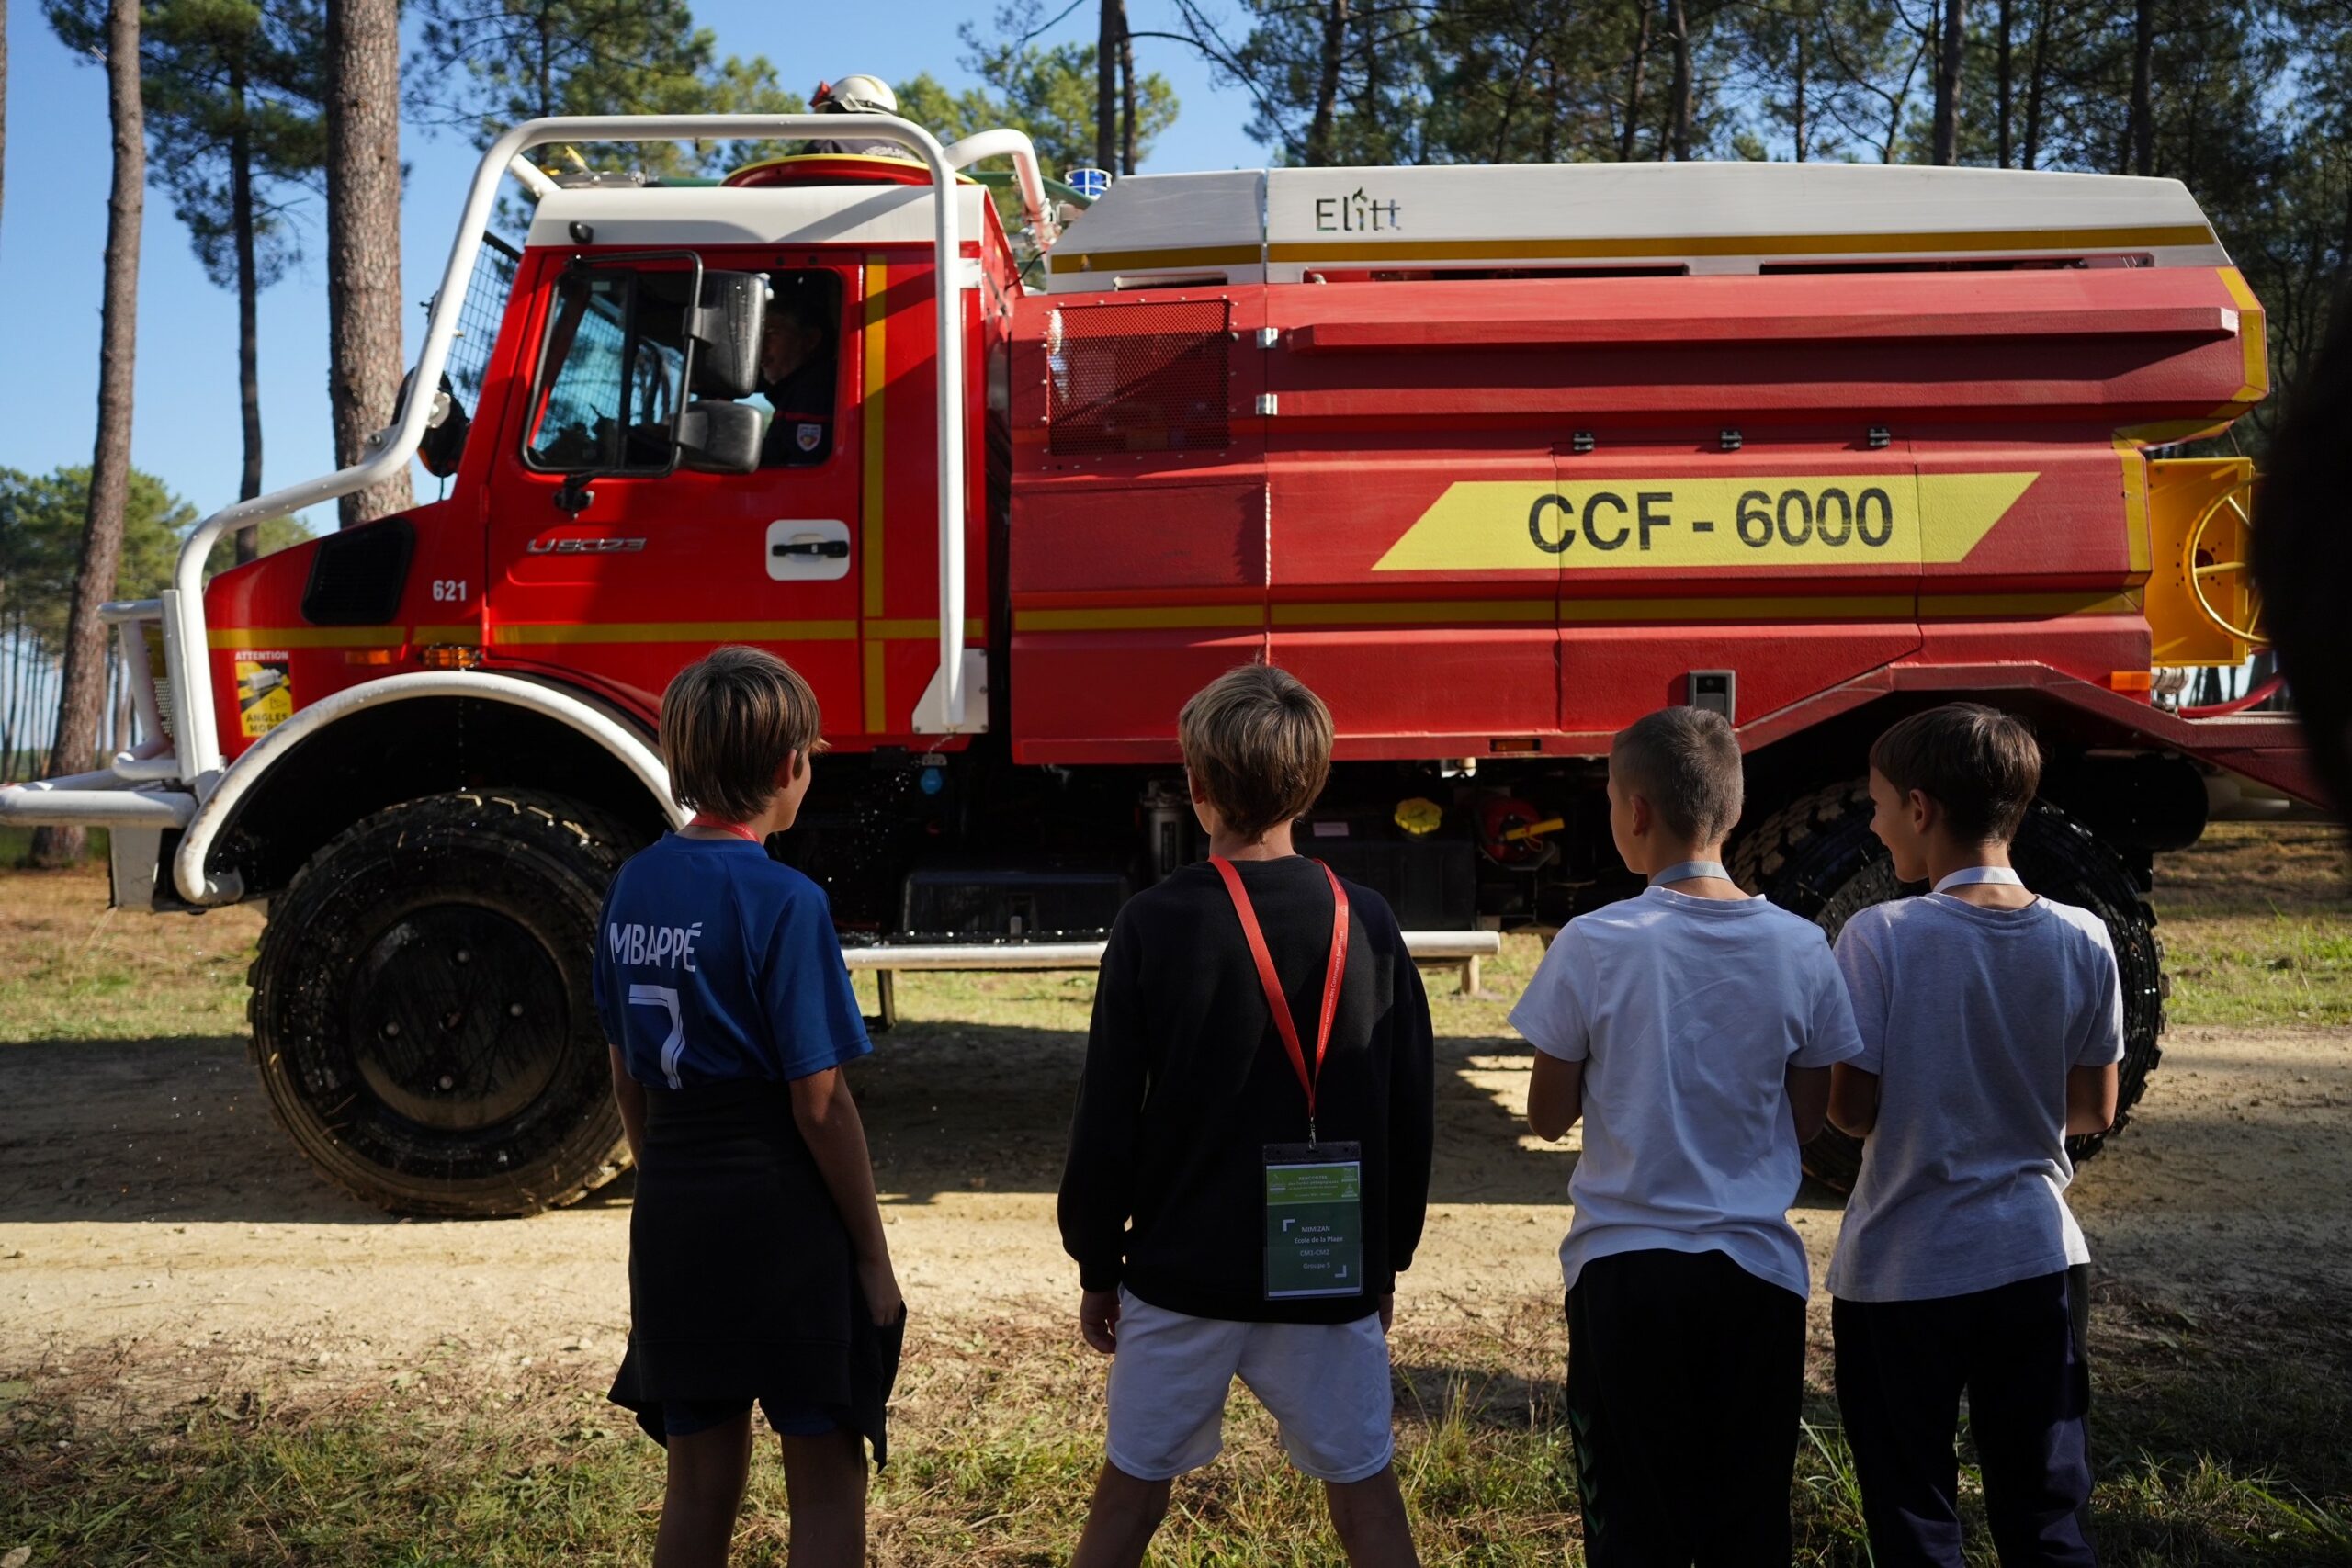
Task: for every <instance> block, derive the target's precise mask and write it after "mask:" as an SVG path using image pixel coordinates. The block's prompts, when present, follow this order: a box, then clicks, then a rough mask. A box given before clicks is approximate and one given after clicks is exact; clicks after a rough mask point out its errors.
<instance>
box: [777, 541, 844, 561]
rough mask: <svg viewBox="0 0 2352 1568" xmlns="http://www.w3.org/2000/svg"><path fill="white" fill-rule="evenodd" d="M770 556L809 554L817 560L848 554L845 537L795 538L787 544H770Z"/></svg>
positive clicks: (837, 557) (836, 558)
mask: <svg viewBox="0 0 2352 1568" xmlns="http://www.w3.org/2000/svg"><path fill="white" fill-rule="evenodd" d="M768 554H770V555H772V556H809V557H812V558H816V559H818V560H840V559H841V558H842V557H844V556H846V555H848V554H849V541H848V540H847V539H795V540H793V541H792V542H791V543H789V544H783V545H775V546H771V547H769V549H768Z"/></svg>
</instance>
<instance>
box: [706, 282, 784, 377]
mask: <svg viewBox="0 0 2352 1568" xmlns="http://www.w3.org/2000/svg"><path fill="white" fill-rule="evenodd" d="M767 314H768V276H767V274H766V273H763V272H706V273H704V274H703V275H702V300H701V303H700V304H699V305H698V306H697V307H696V308H695V311H694V315H693V319H692V321H690V322H689V323H688V329H687V331H688V335H689V336H691V337H692V338H693V339H694V340H695V384H694V390H695V393H696V395H698V396H702V397H710V398H748V397H750V396H751V395H752V393H753V392H756V391H758V390H759V388H760V337H761V334H762V333H763V332H764V331H765V330H766V327H767Z"/></svg>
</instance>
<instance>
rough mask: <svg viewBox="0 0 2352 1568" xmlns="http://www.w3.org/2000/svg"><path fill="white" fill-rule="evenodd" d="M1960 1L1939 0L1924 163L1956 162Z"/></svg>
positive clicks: (1963, 35) (1963, 36)
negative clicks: (1930, 136) (1931, 129)
mask: <svg viewBox="0 0 2352 1568" xmlns="http://www.w3.org/2000/svg"><path fill="white" fill-rule="evenodd" d="M1961 11H1962V0H1943V20H1942V25H1941V27H1940V28H1939V37H1938V39H1937V40H1936V118H1935V144H1934V150H1933V151H1932V152H1930V153H1929V155H1928V162H1930V163H1932V164H1939V165H1949V164H1955V163H1957V162H1959V161H1960V52H1961V46H1962V43H1963V42H1965V41H1966V30H1965V28H1963V27H1962V15H1961Z"/></svg>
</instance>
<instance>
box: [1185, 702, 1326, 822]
mask: <svg viewBox="0 0 2352 1568" xmlns="http://www.w3.org/2000/svg"><path fill="white" fill-rule="evenodd" d="M1176 739H1177V741H1178V743H1179V744H1181V745H1182V747H1183V748H1184V765H1185V766H1186V767H1188V768H1190V769H1191V770H1192V771H1193V782H1195V783H1196V784H1199V785H1200V788H1201V793H1202V794H1204V795H1207V796H1208V798H1209V804H1211V805H1212V806H1215V807H1216V809H1217V815H1218V816H1220V817H1222V818H1225V825H1226V826H1227V827H1228V828H1230V829H1233V831H1235V832H1237V833H1239V834H1240V835H1241V836H1242V837H1244V838H1247V839H1256V838H1259V837H1261V835H1263V834H1264V833H1265V832H1266V831H1267V829H1271V828H1274V827H1277V826H1279V825H1281V824H1282V823H1284V822H1288V821H1291V820H1293V819H1295V818H1298V817H1300V816H1302V815H1304V814H1305V813H1306V808H1307V807H1311V806H1313V805H1314V804H1315V800H1316V797H1317V795H1321V794H1322V793H1323V781H1324V780H1325V779H1327V778H1329V776H1330V773H1331V710H1330V709H1329V708H1327V707H1325V706H1324V705H1323V699H1322V698H1320V697H1318V696H1317V695H1316V694H1314V693H1313V692H1310V691H1308V690H1307V689H1306V686H1305V685H1304V684H1302V683H1301V682H1300V681H1299V679H1298V677H1297V676H1295V675H1293V674H1291V673H1289V672H1288V671H1283V670H1276V669H1274V668H1273V667H1272V666H1271V665H1266V664H1244V665H1241V666H1240V667H1238V669H1233V670H1228V671H1226V672H1225V673H1224V674H1222V675H1220V676H1218V677H1217V678H1216V680H1214V681H1212V682H1209V683H1208V684H1207V685H1205V686H1204V687H1202V688H1201V689H1200V690H1199V691H1197V692H1195V693H1193V698H1192V700H1191V701H1190V702H1188V703H1186V704H1185V705H1184V711H1183V712H1182V713H1181V714H1179V715H1178V716H1177V717H1176Z"/></svg>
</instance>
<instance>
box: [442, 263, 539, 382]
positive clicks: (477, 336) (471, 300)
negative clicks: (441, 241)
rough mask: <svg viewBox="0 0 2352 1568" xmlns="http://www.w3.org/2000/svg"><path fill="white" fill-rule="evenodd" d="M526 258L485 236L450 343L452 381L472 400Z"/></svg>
mask: <svg viewBox="0 0 2352 1568" xmlns="http://www.w3.org/2000/svg"><path fill="white" fill-rule="evenodd" d="M522 259H523V253H522V252H520V251H518V250H516V249H515V247H514V246H512V245H510V244H508V243H506V242H505V241H503V240H502V239H500V238H499V237H498V236H497V235H495V234H492V233H484V234H483V235H482V237H481V255H480V256H478V257H476V258H475V260H474V273H473V276H471V277H469V278H468V279H467V280H466V302H465V303H464V304H463V305H461V306H459V307H458V341H457V342H455V343H453V344H450V345H449V384H450V385H451V386H453V387H455V388H457V389H458V395H459V396H460V397H461V398H463V399H465V400H468V401H469V402H470V401H471V400H473V399H474V398H475V397H477V396H479V395H480V394H481V378H482V375H483V373H484V372H485V371H486V370H488V369H489V367H490V351H491V349H492V347H494V346H495V345H496V344H497V343H498V324H499V321H500V320H501V319H502V318H503V317H504V316H505V314H506V296H507V294H508V292H509V291H510V290H512V289H513V288H514V287H515V264H516V263H518V262H520V261H521V260H522Z"/></svg>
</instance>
